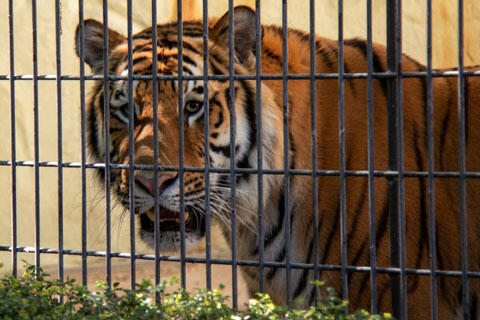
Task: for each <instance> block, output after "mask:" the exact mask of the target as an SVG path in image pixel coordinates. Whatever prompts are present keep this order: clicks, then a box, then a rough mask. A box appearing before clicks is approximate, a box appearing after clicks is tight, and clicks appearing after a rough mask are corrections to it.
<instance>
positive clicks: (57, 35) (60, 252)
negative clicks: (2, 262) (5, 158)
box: [55, 0, 63, 299]
mask: <svg viewBox="0 0 480 320" xmlns="http://www.w3.org/2000/svg"><path fill="white" fill-rule="evenodd" d="M60 10H61V3H60V0H55V49H56V65H57V152H58V155H57V159H58V168H57V169H58V278H59V279H60V280H63V166H62V162H63V150H62V138H63V136H62V79H61V76H62V55H61V50H62V47H61V34H60V30H61V29H62V21H61V15H60ZM60 299H63V296H61V297H60Z"/></svg>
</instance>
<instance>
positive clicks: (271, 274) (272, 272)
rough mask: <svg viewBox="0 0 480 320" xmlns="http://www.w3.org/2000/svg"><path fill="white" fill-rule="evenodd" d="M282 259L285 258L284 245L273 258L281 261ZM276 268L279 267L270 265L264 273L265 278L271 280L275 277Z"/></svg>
mask: <svg viewBox="0 0 480 320" xmlns="http://www.w3.org/2000/svg"><path fill="white" fill-rule="evenodd" d="M284 259H285V246H282V249H281V250H280V252H279V253H278V254H277V256H276V258H275V262H283V260H284ZM278 269H280V267H271V268H270V269H269V270H268V272H267V274H266V278H267V280H269V281H271V280H272V279H273V277H275V274H276V273H277V271H278Z"/></svg>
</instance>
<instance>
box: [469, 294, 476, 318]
mask: <svg viewBox="0 0 480 320" xmlns="http://www.w3.org/2000/svg"><path fill="white" fill-rule="evenodd" d="M477 314H478V299H477V296H476V295H475V294H470V319H477V318H478V316H477Z"/></svg>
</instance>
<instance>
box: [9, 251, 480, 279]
mask: <svg viewBox="0 0 480 320" xmlns="http://www.w3.org/2000/svg"><path fill="white" fill-rule="evenodd" d="M16 249H17V252H23V253H35V247H17V248H16ZM0 251H7V252H11V251H12V247H10V246H0ZM62 252H63V254H64V255H74V256H81V255H82V251H81V250H70V249H64V250H63V251H62ZM40 253H42V254H58V249H52V248H40ZM86 254H87V255H88V256H92V257H106V253H105V251H87V252H86ZM110 257H111V258H121V259H130V257H131V255H130V253H128V252H112V253H111V255H110ZM159 258H160V260H161V261H170V262H180V261H181V258H180V257H177V256H168V255H161V256H160V257H159ZM135 259H139V260H152V261H155V255H152V254H139V253H137V254H135ZM185 262H188V263H205V262H206V259H205V258H197V257H185ZM210 262H211V263H212V264H218V265H231V264H232V260H231V259H210ZM237 264H238V265H239V266H251V267H255V266H256V267H258V265H259V262H258V261H253V260H237ZM264 266H265V267H275V268H285V267H286V263H282V262H274V261H264ZM289 266H290V267H291V268H294V269H312V270H313V268H314V267H318V269H319V270H323V271H341V270H342V266H341V265H331V264H318V266H315V265H314V264H311V263H293V262H290V264H289ZM346 268H347V271H349V272H371V271H372V268H371V267H369V266H358V267H356V266H346ZM375 271H376V272H378V273H385V274H399V273H400V272H401V270H400V268H384V267H377V268H375ZM406 273H407V274H409V275H417V276H429V275H430V274H431V273H432V270H430V269H410V268H407V269H406ZM434 273H435V275H439V276H447V277H462V272H461V271H455V270H438V269H436V270H435V272H434ZM467 275H468V277H469V278H480V272H478V271H468V273H467Z"/></svg>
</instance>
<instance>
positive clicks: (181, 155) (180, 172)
mask: <svg viewBox="0 0 480 320" xmlns="http://www.w3.org/2000/svg"><path fill="white" fill-rule="evenodd" d="M177 19H178V20H177V34H178V39H177V40H178V43H177V47H178V92H179V95H178V134H179V147H178V148H179V150H178V154H179V170H178V177H179V181H180V183H179V192H180V268H181V270H180V271H181V283H182V288H185V287H186V285H187V279H186V265H185V256H186V253H185V188H184V185H183V183H184V170H185V163H184V136H183V130H184V129H183V124H184V116H185V115H184V112H183V104H184V101H183V100H184V99H183V98H184V97H183V94H184V89H183V81H184V75H183V17H182V0H177Z"/></svg>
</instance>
